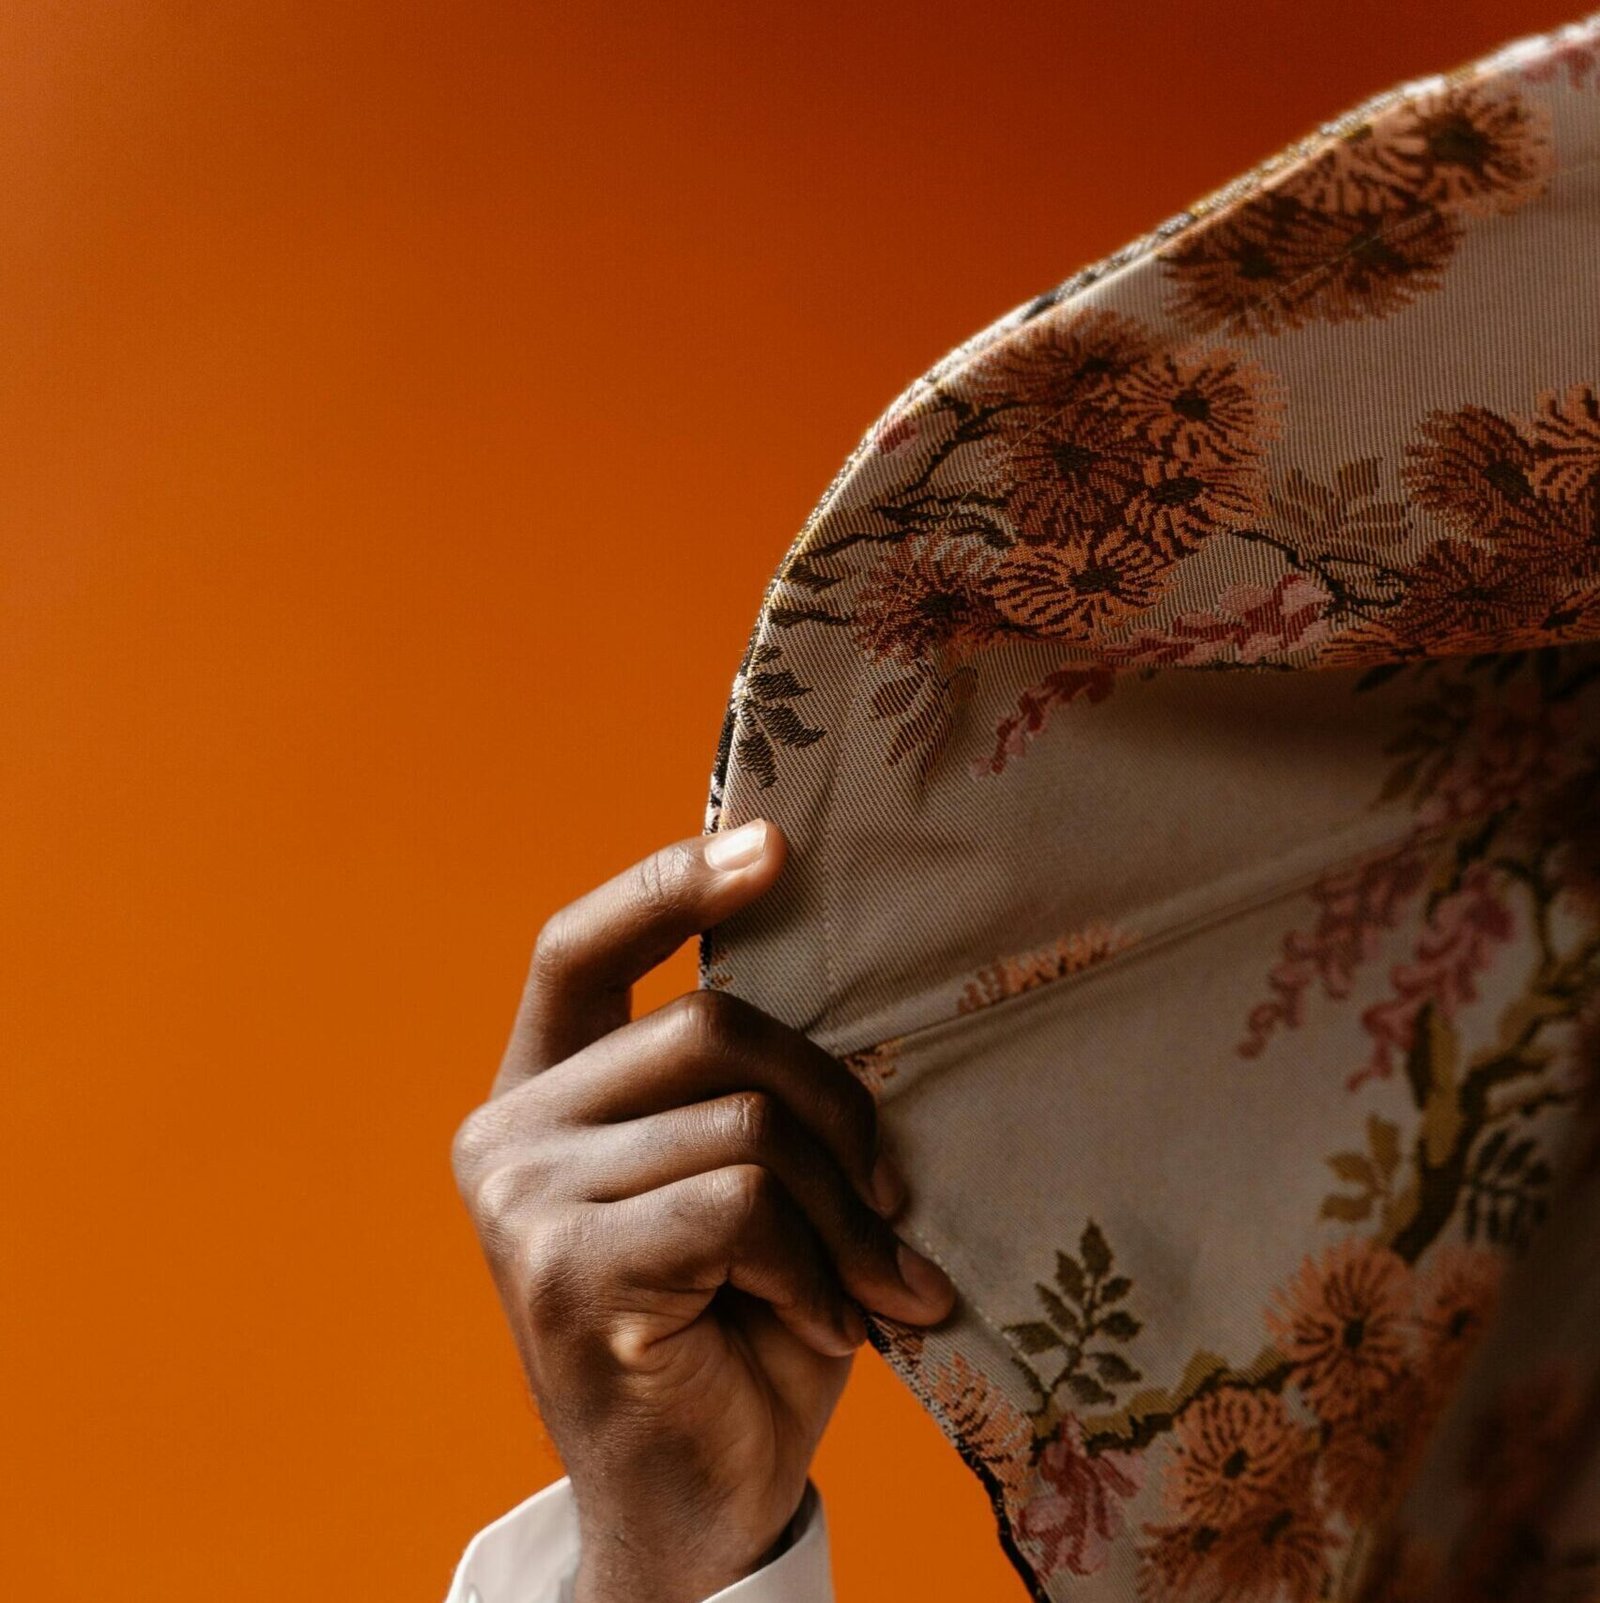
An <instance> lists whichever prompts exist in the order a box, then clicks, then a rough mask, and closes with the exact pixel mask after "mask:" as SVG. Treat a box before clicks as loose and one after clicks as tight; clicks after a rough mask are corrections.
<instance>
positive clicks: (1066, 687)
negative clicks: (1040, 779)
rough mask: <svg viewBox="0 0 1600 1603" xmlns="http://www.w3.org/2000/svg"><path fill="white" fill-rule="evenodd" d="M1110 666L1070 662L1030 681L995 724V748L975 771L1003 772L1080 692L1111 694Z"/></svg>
mask: <svg viewBox="0 0 1600 1603" xmlns="http://www.w3.org/2000/svg"><path fill="white" fill-rule="evenodd" d="M1112 682H1113V681H1112V676H1111V670H1110V669H1109V668H1101V667H1092V668H1077V667H1072V666H1070V665H1069V666H1067V667H1065V668H1057V669H1056V670H1055V671H1054V672H1053V673H1048V674H1046V675H1045V676H1044V678H1043V679H1041V680H1040V681H1039V682H1038V683H1037V684H1034V685H1029V686H1028V688H1027V689H1026V690H1024V691H1023V692H1022V693H1021V694H1020V695H1019V696H1018V697H1017V706H1016V711H1015V712H1013V713H1012V714H1011V715H1010V716H1009V717H1006V718H1002V719H1001V720H1000V722H999V723H998V724H997V725H996V726H995V732H994V750H993V752H991V753H990V754H989V755H988V756H986V757H980V758H978V759H977V760H976V761H975V762H974V763H973V766H972V772H973V773H974V774H975V775H976V776H977V777H978V778H980V779H982V778H986V777H988V776H989V775H992V774H1003V773H1004V772H1005V770H1006V764H1007V763H1009V762H1010V761H1011V760H1012V759H1013V758H1015V757H1021V756H1022V755H1023V753H1024V752H1026V751H1027V749H1028V746H1029V743H1030V742H1031V741H1033V740H1034V739H1035V738H1036V737H1037V736H1038V735H1040V734H1041V733H1042V732H1043V730H1044V728H1045V725H1046V724H1048V723H1049V721H1050V714H1051V712H1052V711H1053V710H1054V709H1055V708H1057V707H1064V706H1065V705H1066V704H1067V703H1068V702H1070V701H1076V700H1077V699H1078V697H1079V696H1083V697H1085V698H1086V699H1087V700H1088V701H1090V702H1096V701H1104V700H1105V698H1106V697H1107V696H1109V695H1110V694H1111V686H1112Z"/></svg>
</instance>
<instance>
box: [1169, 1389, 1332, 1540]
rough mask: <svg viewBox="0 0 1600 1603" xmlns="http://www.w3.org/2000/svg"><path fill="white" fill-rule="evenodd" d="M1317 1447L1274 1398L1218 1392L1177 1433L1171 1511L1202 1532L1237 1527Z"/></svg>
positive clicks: (1192, 1409) (1186, 1418)
mask: <svg viewBox="0 0 1600 1603" xmlns="http://www.w3.org/2000/svg"><path fill="white" fill-rule="evenodd" d="M1313 1440H1314V1439H1313V1438H1312V1436H1311V1434H1310V1432H1308V1431H1307V1430H1306V1429H1305V1428H1304V1426H1301V1425H1297V1424H1295V1422H1294V1421H1293V1420H1292V1419H1290V1417H1289V1410H1288V1409H1287V1407H1285V1405H1284V1401H1283V1399H1282V1398H1281V1397H1279V1396H1277V1395H1276V1394H1275V1393H1272V1392H1256V1391H1239V1390H1232V1389H1230V1390H1225V1391H1220V1392H1214V1393H1213V1394H1212V1395H1211V1396H1209V1397H1203V1398H1201V1399H1200V1401H1199V1402H1197V1403H1195V1404H1193V1405H1192V1406H1191V1407H1189V1408H1188V1409H1186V1410H1185V1411H1184V1413H1183V1415H1182V1416H1181V1417H1180V1419H1179V1420H1178V1423H1177V1425H1176V1426H1175V1427H1174V1431H1173V1450H1172V1456H1171V1458H1170V1459H1168V1461H1167V1468H1166V1476H1165V1494H1166V1506H1167V1507H1168V1508H1169V1509H1171V1510H1172V1511H1173V1513H1175V1514H1178V1515H1181V1516H1182V1517H1183V1518H1184V1519H1186V1520H1189V1521H1191V1522H1194V1523H1198V1524H1201V1525H1214V1526H1218V1527H1224V1526H1229V1525H1234V1524H1237V1523H1239V1522H1241V1521H1242V1520H1243V1519H1244V1518H1245V1517H1246V1515H1247V1514H1248V1513H1249V1511H1250V1510H1251V1509H1252V1508H1254V1507H1256V1506H1257V1505H1258V1504H1260V1503H1261V1502H1262V1501H1263V1500H1267V1499H1270V1498H1271V1497H1272V1495H1273V1492H1274V1488H1275V1487H1276V1486H1277V1484H1278V1482H1279V1481H1281V1480H1282V1479H1283V1478H1284V1477H1285V1476H1286V1475H1289V1474H1292V1473H1294V1472H1295V1471H1296V1469H1297V1468H1298V1467H1299V1466H1300V1464H1301V1462H1302V1460H1304V1459H1305V1457H1306V1455H1307V1453H1308V1452H1309V1451H1310V1449H1311V1447H1312V1445H1313Z"/></svg>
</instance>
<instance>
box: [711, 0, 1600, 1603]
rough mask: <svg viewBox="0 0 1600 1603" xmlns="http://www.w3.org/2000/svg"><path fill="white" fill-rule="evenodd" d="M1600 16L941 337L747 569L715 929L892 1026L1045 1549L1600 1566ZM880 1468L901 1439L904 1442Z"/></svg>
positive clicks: (1409, 1575)
mask: <svg viewBox="0 0 1600 1603" xmlns="http://www.w3.org/2000/svg"><path fill="white" fill-rule="evenodd" d="M1597 163H1600V18H1591V19H1590V20H1589V21H1587V22H1583V23H1578V24H1574V25H1573V26H1571V27H1569V28H1566V29H1563V30H1561V31H1559V32H1557V33H1555V34H1552V35H1550V36H1548V37H1543V38H1539V39H1530V40H1522V41H1519V42H1517V43H1515V44H1513V45H1510V46H1508V47H1506V48H1505V49H1503V50H1501V51H1499V52H1497V53H1496V54H1495V55H1493V56H1492V57H1490V58H1488V59H1485V60H1482V61H1479V62H1475V63H1472V64H1470V65H1468V66H1466V67H1463V68H1460V69H1458V70H1456V71H1453V72H1450V73H1446V74H1442V75H1440V76H1438V77H1435V78H1430V79H1427V80H1423V81H1419V82H1415V83H1409V84H1405V85H1402V86H1400V87H1399V88H1396V89H1393V90H1391V91H1389V92H1387V93H1386V94H1383V95H1381V96H1379V97H1377V98H1376V99H1374V100H1372V101H1371V102H1369V103H1367V104H1366V105H1363V106H1361V107H1359V108H1357V109H1355V110H1353V111H1352V112H1350V113H1349V114H1347V115H1346V116H1344V117H1341V118H1339V119H1338V120H1337V121H1335V122H1334V123H1331V124H1329V125H1327V126H1326V127H1324V128H1321V129H1319V130H1317V131H1316V132H1315V133H1314V134H1312V135H1311V136H1309V137H1308V138H1306V139H1303V140H1301V141H1300V142H1298V143H1297V144H1296V145H1295V146H1293V147H1292V148H1291V149H1289V150H1287V151H1285V152H1284V153H1282V154H1281V155H1280V156H1278V157H1275V158H1274V159H1273V160H1271V161H1269V162H1267V163H1265V164H1263V165H1262V166H1261V167H1260V168H1258V169H1256V170H1255V171H1254V172H1252V173H1250V174H1248V175H1247V176H1245V177H1243V178H1241V179H1240V180H1238V181H1236V182H1235V183H1232V184H1230V185H1228V186H1227V187H1226V188H1224V189H1222V190H1220V191H1218V192H1217V193H1216V194H1215V195H1213V196H1211V197H1209V198H1207V199H1206V200H1205V201H1203V202H1201V203H1199V204H1197V205H1196V206H1195V207H1193V208H1192V209H1191V210H1190V211H1188V212H1185V213H1184V214H1182V215H1181V216H1179V217H1176V218H1174V219H1172V220H1170V221H1169V222H1167V223H1165V224H1163V225H1162V226H1161V227H1159V228H1157V229H1156V230H1155V231H1154V232H1152V233H1151V234H1150V235H1148V236H1147V237H1145V238H1143V239H1141V240H1138V241H1136V242H1135V243H1134V244H1132V245H1131V246H1129V247H1128V248H1127V249H1126V250H1124V251H1122V252H1119V253H1118V254H1117V255H1116V256H1115V257H1113V258H1111V259H1109V260H1108V261H1106V262H1104V263H1101V264H1098V265H1097V266H1095V267H1093V268H1091V269H1088V270H1086V271H1084V272H1081V273H1079V274H1077V275H1075V276H1074V277H1073V278H1072V279H1070V280H1068V281H1067V283H1065V284H1064V285H1062V286H1060V287H1059V288H1058V289H1056V290H1054V291H1052V292H1050V293H1048V294H1046V295H1043V296H1040V297H1039V298H1038V299H1036V300H1034V301H1032V302H1030V303H1029V304H1027V305H1026V306H1022V307H1018V308H1017V309H1015V310H1014V311H1012V312H1010V313H1008V314H1007V315H1006V316H1004V317H1002V318H1001V319H1000V320H999V321H998V322H996V323H994V324H993V325H991V326H990V327H989V328H988V329H985V330H984V331H983V332H981V333H980V334H978V335H977V336H976V337H975V338H973V339H971V340H969V341H968V342H967V343H965V344H964V345H962V346H961V347H959V348H958V349H956V350H955V351H953V352H951V353H950V354H949V355H948V356H947V357H945V358H944V359H943V360H942V361H940V362H939V363H938V364H937V365H936V366H935V367H934V368H933V369H932V370H931V371H930V372H929V373H928V374H927V375H926V376H925V377H924V378H922V379H920V380H918V381H917V382H916V383H915V384H914V385H912V386H911V388H910V389H909V390H907V391H906V392H905V393H904V394H903V395H901V396H900V397H899V398H898V399H897V400H896V401H895V402H894V403H893V404H892V405H891V406H890V407H889V408H888V409H887V411H886V412H885V413H884V414H883V416H882V417H881V418H880V419H879V420H878V421H877V422H876V423H875V424H874V426H873V427H872V429H871V430H870V431H869V432H868V434H867V435H866V437H865V438H864V439H863V441H862V442H861V444H860V446H859V447H858V448H857V450H856V451H855V452H854V454H853V455H852V456H851V457H850V459H849V461H848V462H847V463H846V464H845V465H844V467H843V468H842V469H841V471H840V473H839V474H838V476H837V477H836V479H835V480H834V483H833V484H832V485H831V486H830V487H829V489H828V491H827V493H826V495H825V496H824V497H823V499H822V502H821V503H820V505H819V506H818V508H817V510H816V511H815V512H814V514H813V515H812V517H811V518H810V519H809V520H808V522H807V523H806V526H805V527H804V529H803V530H802V531H801V533H800V534H799V536H798V538H797V539H796V540H795V541H794V543H793V545H792V546H791V548H790V550H789V552H788V553H787V555H786V556H785V558H784V560H783V562H782V564H781V566H780V568H779V570H778V572H777V573H776V574H775V576H774V578H773V580H772V582H771V584H770V585H769V587H768V590H767V593H766V595H765V597H764V598H763V602H762V606H761V609H760V615H759V617H758V619H757V621H756V624H755V628H754V630H753V633H752V635H751V639H750V643H749V647H748V649H747V652H746V654H745V658H744V661H743V662H742V664H741V665H740V668H739V671H738V675H737V677H736V680H735V683H734V687H733V693H732V697H731V700H730V704H729V708H728V714H727V720H726V724H725V728H724V733H723V739H722V743H721V748H720V750H719V753H718V756H717V759H716V766H715V771H714V774H713V780H712V788H711V796H710V800H709V805H708V810H707V828H708V829H717V828H721V827H732V826H734V825H737V824H739V823H741V822H743V821H745V820H746V819H748V818H750V817H754V816H758V815H759V816H766V817H769V818H772V819H774V820H776V821H777V822H778V823H779V824H780V825H781V826H782V827H783V829H784V831H785V832H786V834H787V835H788V837H789V840H790V842H791V845H792V847H793V851H792V855H791V859H790V862H789V865H788V867H787V869H786V871H785V874H784V876H783V878H782V880H781V881H780V883H779V885H778V886H777V887H776V888H775V890H774V891H773V892H772V893H771V894H770V895H769V896H768V897H767V898H765V899H763V900H762V901H761V902H760V903H759V904H757V905H756V906H754V907H752V908H751V909H749V910H748V911H746V912H744V913H742V914H740V915H739V916H738V917H736V918H734V919H732V920H730V921H729V922H728V923H726V924H724V925H722V926H720V927H719V928H718V929H716V930H715V931H712V932H711V933H710V934H709V935H708V936H707V937H706V938H705V940H704V942H703V944H702V950H701V983H702V984H703V985H706V986H709V987H716V988H721V989H725V990H728V991H730V992H733V993H735V994H737V995H739V996H742V997H744V998H746V999H748V1000H749V1001H751V1002H753V1003H755V1004H756V1005H758V1006H760V1007H762V1008H764V1009H766V1010H767V1011H768V1012H770V1013H773V1014H775V1015H776V1016H778V1017H779V1018H782V1019H784V1020H785V1021H786V1022H788V1023H790V1024H792V1025H794V1026H796V1027H798V1028H800V1029H803V1030H805V1031H806V1032H807V1033H808V1034H809V1035H811V1036H812V1037H813V1038H814V1039H816V1040H817V1041H819V1042H820V1043H821V1044H822V1045H823V1046H824V1047H826V1048H827V1049H828V1050H830V1051H832V1052H834V1053H835V1054H837V1055H838V1056H839V1057H841V1058H842V1059H843V1060H844V1061H845V1062H846V1063H847V1064H848V1065H849V1066H850V1067H851V1069H852V1070H853V1071H854V1072H855V1073H857V1074H858V1075H859V1076H861V1078H862V1079H863V1080H864V1081H865V1082H866V1083H867V1084H868V1085H869V1087H870V1088H871V1089H872V1090H873V1091H874V1093H875V1095H876V1096H877V1097H878V1100H879V1104H880V1107H881V1110H882V1116H883V1124H884V1131H885V1141H886V1143H887V1144H888V1145H889V1146H890V1148H891V1149H892V1150H893V1151H894V1152H895V1153H896V1155H897V1157H898V1159H899V1161H900V1163H901V1166H902V1168H903V1169H904V1171H905V1172H906V1174H907V1176H908V1178H909V1180H910V1182H911V1187H912V1201H911V1204H910V1207H909V1209H908V1211H907V1213H906V1215H905V1216H904V1218H903V1220H902V1221H901V1226H902V1228H903V1229H904V1231H905V1233H906V1235H907V1236H908V1237H909V1238H910V1239H911V1240H913V1241H914V1242H915V1244H916V1245H917V1246H919V1247H920V1248H921V1249H922V1250H924V1251H925V1252H927V1253H928V1254H929V1255H930V1256H932V1257H934V1258H936V1259H937V1260H938V1261H939V1262H940V1263H941V1264H943V1266H944V1267H945V1268H946V1270H947V1271H948V1272H949V1273H950V1275H951V1277H952V1279H953V1280H954V1282H955V1284H956V1286H957V1288H958V1290H959V1292H960V1299H959V1302H958V1305H957V1308H956V1311H955V1313H954V1314H953V1315H952V1316H951V1317H950V1318H949V1319H948V1320H946V1321H945V1322H944V1323H943V1324H942V1325H940V1326H938V1327H936V1328H934V1329H930V1330H927V1331H921V1330H913V1329H911V1328H908V1327H903V1326H898V1325H895V1324H893V1323H892V1322H889V1321H886V1320H883V1319H878V1318H874V1319H873V1320H872V1321H871V1328H872V1335H873V1340H874V1343H875V1345H877V1346H878V1347H879V1349H880V1350H881V1351H882V1352H883V1353H884V1354H885V1356H886V1357H887V1358H888V1360H889V1361H890V1363H891V1364H892V1365H893V1366H894V1367H895V1369H896V1370H897V1372H898V1373H899V1374H900V1375H901V1376H902V1377H903V1378H904V1380H905V1381H906V1382H907V1383H908V1384H909V1385H910V1386H911V1387H912V1388H913V1389H914V1390H915V1392H916V1394H917V1396H918V1397H919V1398H920V1399H921V1401H922V1402H923V1404H924V1405H925V1406H926V1407H927V1408H928V1409H929V1410H930V1411H931V1412H932V1414H933V1415H934V1417H935V1418H936V1419H937V1420H938V1422H939V1424H940V1426H941V1427H942V1428H943V1430H944V1431H945V1433H946V1434H947V1435H948V1436H949V1438H950V1439H951V1441H952V1442H953V1443H954V1445H955V1446H956V1448H957V1449H958V1450H959V1451H960V1452H961V1453H962V1455H963V1456H964V1457H965V1459H966V1460H967V1462H968V1463H969V1464H970V1465H971V1466H972V1468H973V1469H974V1471H975V1472H976V1473H977V1474H978V1475H979V1476H980V1477H981V1478H982V1480H983V1482H984V1485H985V1486H986V1487H987V1489H988V1491H989V1493H990V1496H991V1497H992V1499H993V1502H994V1507H995V1511H996V1515H997V1518H998V1522H999V1533H1000V1539H1001V1540H1002V1542H1003V1543H1004V1544H1005V1546H1006V1550H1007V1552H1008V1553H1009V1554H1010V1555H1011V1557H1012V1559H1013V1560H1014V1562H1015V1564H1016V1566H1017V1568H1018V1571H1019V1573H1020V1574H1021V1576H1022V1577H1023V1579H1024V1582H1025V1584H1026V1586H1027V1587H1028V1588H1029V1589H1030V1590H1031V1592H1032V1593H1033V1595H1035V1596H1036V1597H1038V1598H1049V1599H1067V1598H1073V1599H1085V1600H1092V1603H1098V1600H1102V1599H1105V1600H1111V1599H1129V1598H1134V1597H1137V1598H1140V1599H1143V1600H1146V1603H1167V1600H1172V1603H1190V1600H1192V1603H1221V1600H1224V1599H1226V1600H1229V1603H1251V1600H1260V1603H1274V1600H1284V1603H1301V1600H1311V1599H1341V1600H1343V1599H1351V1600H1353V1599H1374V1600H1375V1599H1380V1598H1383V1599H1395V1600H1399V1599H1411V1598H1415V1599H1423V1598H1431V1597H1438V1598H1451V1599H1468V1598H1473V1599H1475V1598H1480V1597H1481V1598H1485V1599H1487V1598H1490V1597H1496V1598H1509V1597H1515V1598H1518V1599H1527V1600H1533V1599H1543V1598H1549V1599H1552V1600H1553V1599H1556V1598H1561V1599H1577V1598H1582V1597H1600V1435H1597V1428H1600V1336H1597V1332H1600V1272H1597V1270H1596V1267H1595V1263H1594V1258H1595V1251H1594V1243H1595V1241H1596V1240H1600V1103H1597V1100H1596V1092H1595V1087H1594V1084H1593V1079H1594V1070H1595V1067H1596V1063H1597V1057H1600V716H1597V715H1600V644H1597V641H1600V522H1597V512H1600V165H1597ZM885 1473H886V1474H892V1473H893V1470H892V1466H888V1465H886V1466H885Z"/></svg>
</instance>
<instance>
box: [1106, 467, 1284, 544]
mask: <svg viewBox="0 0 1600 1603" xmlns="http://www.w3.org/2000/svg"><path fill="white" fill-rule="evenodd" d="M1265 511H1266V483H1265V480H1264V478H1263V476H1262V473H1261V469H1260V467H1259V466H1258V465H1257V464H1256V463H1254V462H1227V461H1222V460H1220V459H1217V458H1212V459H1209V460H1208V459H1206V458H1204V457H1192V458H1189V457H1179V456H1170V457H1168V456H1162V457H1150V458H1147V459H1146V460H1145V463H1144V483H1143V484H1142V485H1141V486H1140V488H1139V489H1138V491H1137V492H1136V493H1135V494H1134V496H1133V499H1132V500H1131V501H1129V503H1128V506H1127V511H1126V516H1127V520H1128V523H1129V524H1130V525H1131V526H1132V527H1133V528H1135V529H1137V530H1138V532H1139V533H1140V534H1142V535H1143V536H1144V537H1145V538H1146V539H1147V540H1148V541H1150V543H1151V544H1152V545H1153V546H1154V547H1155V548H1156V550H1157V551H1159V552H1160V553H1161V554H1162V555H1163V556H1166V557H1169V558H1173V559H1176V558H1178V557H1181V556H1187V555H1189V553H1190V552H1192V551H1194V550H1196V549H1197V548H1198V547H1199V546H1200V545H1201V544H1203V543H1204V541H1206V540H1207V539H1209V538H1210V537H1211V536H1212V535H1213V534H1216V533H1217V532H1218V531H1219V530H1222V529H1229V528H1243V527H1246V526H1248V525H1249V524H1251V523H1254V522H1257V521H1258V520H1259V519H1260V518H1261V517H1262V516H1263V515H1264V514H1265Z"/></svg>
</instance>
